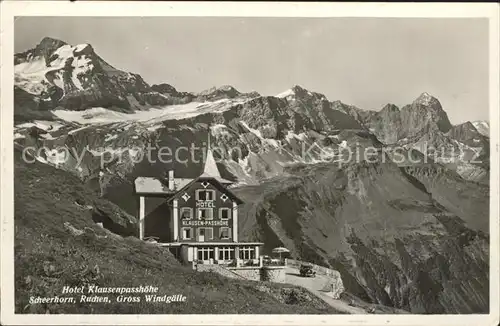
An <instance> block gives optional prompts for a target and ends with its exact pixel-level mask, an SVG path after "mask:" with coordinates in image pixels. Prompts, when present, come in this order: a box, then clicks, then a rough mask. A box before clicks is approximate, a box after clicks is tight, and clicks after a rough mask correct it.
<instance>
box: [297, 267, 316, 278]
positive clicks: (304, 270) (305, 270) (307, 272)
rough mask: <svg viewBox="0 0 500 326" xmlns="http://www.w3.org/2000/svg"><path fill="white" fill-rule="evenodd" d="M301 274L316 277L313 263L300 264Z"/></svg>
mask: <svg viewBox="0 0 500 326" xmlns="http://www.w3.org/2000/svg"><path fill="white" fill-rule="evenodd" d="M300 276H302V277H315V276H316V272H315V271H314V270H313V265H310V264H302V265H300Z"/></svg>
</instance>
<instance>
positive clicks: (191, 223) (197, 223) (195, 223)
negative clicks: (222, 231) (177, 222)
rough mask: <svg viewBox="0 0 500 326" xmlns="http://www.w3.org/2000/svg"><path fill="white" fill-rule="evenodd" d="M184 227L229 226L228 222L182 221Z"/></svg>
mask: <svg viewBox="0 0 500 326" xmlns="http://www.w3.org/2000/svg"><path fill="white" fill-rule="evenodd" d="M182 226H229V221H227V220H182Z"/></svg>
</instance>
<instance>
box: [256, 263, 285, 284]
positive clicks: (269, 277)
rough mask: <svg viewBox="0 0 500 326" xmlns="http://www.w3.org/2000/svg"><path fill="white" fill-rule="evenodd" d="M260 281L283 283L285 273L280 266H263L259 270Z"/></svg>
mask: <svg viewBox="0 0 500 326" xmlns="http://www.w3.org/2000/svg"><path fill="white" fill-rule="evenodd" d="M260 279H261V281H269V282H276V283H285V281H286V272H285V268H284V267H282V266H264V267H262V268H261V269H260Z"/></svg>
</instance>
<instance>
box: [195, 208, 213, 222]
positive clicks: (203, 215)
mask: <svg viewBox="0 0 500 326" xmlns="http://www.w3.org/2000/svg"><path fill="white" fill-rule="evenodd" d="M196 216H197V217H198V219H199V220H213V218H214V210H213V208H197V209H196Z"/></svg>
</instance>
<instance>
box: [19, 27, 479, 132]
mask: <svg viewBox="0 0 500 326" xmlns="http://www.w3.org/2000/svg"><path fill="white" fill-rule="evenodd" d="M44 36H50V37H54V38H59V39H61V40H64V41H66V42H68V43H70V44H73V45H75V44H79V43H90V44H92V46H93V47H94V48H95V50H96V52H97V53H98V54H99V55H100V56H101V57H102V58H103V59H104V60H106V61H107V62H108V63H110V64H111V65H113V66H115V67H116V68H119V69H122V70H126V71H130V72H134V73H139V74H140V75H141V76H142V77H143V78H144V79H145V80H146V81H147V82H148V83H150V84H154V83H169V84H171V85H173V86H174V87H176V88H177V89H178V90H180V91H193V92H198V91H202V90H204V89H207V88H210V87H212V86H222V85H232V86H234V87H235V88H237V89H238V90H240V91H242V92H249V91H253V90H255V91H258V92H259V93H261V94H264V95H276V94H278V93H280V92H282V91H284V90H286V89H288V88H290V87H291V86H293V85H301V86H302V87H304V88H307V89H309V90H312V91H316V92H319V93H323V94H325V95H326V96H327V97H328V99H330V100H331V101H333V100H341V101H343V102H344V103H348V104H353V105H356V106H358V107H360V108H363V109H376V110H379V109H380V108H382V107H383V106H384V105H385V104H387V103H393V104H396V105H398V106H400V107H401V106H403V105H405V104H408V103H411V102H412V101H413V100H414V99H415V98H417V97H418V95H419V94H420V93H422V92H428V93H430V94H431V95H434V96H435V97H437V98H438V99H439V100H440V102H441V104H442V105H443V108H444V109H445V110H446V112H447V113H448V115H449V117H450V120H451V121H452V123H460V122H463V121H467V120H488V21H487V20H486V19H455V18H453V19H442V18H439V19H415V18H398V19H387V18H378V19H375V18H229V17H221V18H199V17H161V18H160V17H158V18H152V17H147V18H139V17H137V18H136V17H125V18H123V17H119V18H109V17H24V18H17V20H16V23H15V50H16V52H21V51H24V50H26V49H29V48H32V47H34V46H35V45H36V44H37V43H38V42H40V40H41V39H42V38H43V37H44Z"/></svg>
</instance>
